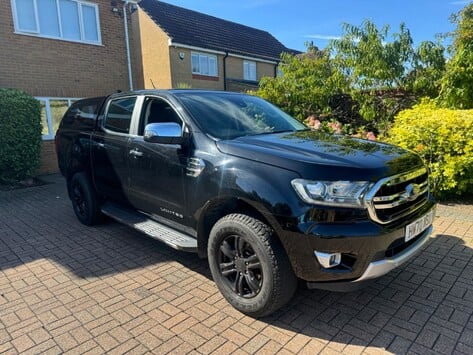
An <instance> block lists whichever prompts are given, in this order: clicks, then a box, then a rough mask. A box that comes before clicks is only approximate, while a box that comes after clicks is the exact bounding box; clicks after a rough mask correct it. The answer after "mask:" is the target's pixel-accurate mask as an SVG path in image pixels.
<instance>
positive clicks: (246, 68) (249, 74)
mask: <svg viewBox="0 0 473 355" xmlns="http://www.w3.org/2000/svg"><path fill="white" fill-rule="evenodd" d="M243 80H250V81H256V62H251V61H249V60H244V61H243Z"/></svg>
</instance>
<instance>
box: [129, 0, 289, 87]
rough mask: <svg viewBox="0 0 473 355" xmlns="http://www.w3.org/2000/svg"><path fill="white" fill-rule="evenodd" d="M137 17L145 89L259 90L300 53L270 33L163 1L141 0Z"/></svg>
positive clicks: (136, 23) (141, 76) (141, 71)
mask: <svg viewBox="0 0 473 355" xmlns="http://www.w3.org/2000/svg"><path fill="white" fill-rule="evenodd" d="M235 6H238V5H235ZM134 16H136V17H138V21H133V25H134V26H137V27H138V28H134V31H135V32H137V31H139V32H140V43H139V44H137V45H141V49H137V50H136V51H135V53H140V59H141V62H140V63H139V64H140V65H139V69H138V70H139V71H140V75H139V76H140V78H142V79H143V87H145V88H153V87H155V88H176V87H192V88H208V89H220V90H230V91H244V90H248V89H254V88H256V87H257V85H258V82H259V80H260V79H261V78H262V77H264V76H270V77H274V76H276V75H277V65H278V63H279V61H280V55H281V53H282V52H294V51H292V50H290V49H288V48H286V47H285V46H284V45H283V44H282V43H281V42H279V41H278V40H277V39H276V38H274V37H273V36H272V35H271V34H270V33H268V32H266V31H262V30H259V29H256V28H252V27H248V26H244V25H241V24H238V23H235V22H230V21H226V20H223V19H220V18H217V17H213V16H209V15H206V14H203V13H199V12H196V11H191V10H188V9H185V8H182V7H178V6H174V5H170V4H168V3H165V2H162V1H157V0H142V1H140V3H139V10H138V11H137V12H136V13H135V14H134Z"/></svg>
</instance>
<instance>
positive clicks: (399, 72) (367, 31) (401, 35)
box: [330, 20, 445, 132]
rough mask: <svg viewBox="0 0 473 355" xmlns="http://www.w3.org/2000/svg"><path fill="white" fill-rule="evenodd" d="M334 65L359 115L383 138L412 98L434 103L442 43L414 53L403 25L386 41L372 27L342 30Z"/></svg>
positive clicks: (380, 31)
mask: <svg viewBox="0 0 473 355" xmlns="http://www.w3.org/2000/svg"><path fill="white" fill-rule="evenodd" d="M330 50H331V52H332V55H333V61H334V63H335V66H337V68H338V70H339V71H340V72H342V73H343V74H344V75H345V77H346V79H347V81H348V83H349V91H348V94H350V95H351V96H352V97H353V98H354V100H355V101H357V102H358V105H359V113H360V114H361V116H362V117H363V118H365V120H367V121H371V122H372V125H374V126H375V128H376V129H378V130H379V131H382V132H386V131H387V130H388V129H389V126H390V124H391V122H392V120H393V118H394V116H395V115H396V114H397V113H398V112H399V111H400V110H402V109H404V108H406V107H407V106H410V105H412V104H413V103H414V101H415V97H416V96H426V95H427V96H429V97H436V96H437V95H438V91H439V88H440V78H441V77H442V75H443V72H444V68H445V59H444V56H443V52H444V48H443V46H442V45H441V44H440V43H434V42H422V43H421V44H420V45H419V47H418V48H414V46H413V40H412V37H411V34H410V31H409V30H408V29H407V27H406V26H405V24H401V25H400V26H399V32H397V33H393V34H392V35H390V28H389V26H383V27H382V28H381V29H379V28H378V27H377V26H376V25H375V24H374V23H373V22H372V21H369V20H365V21H364V22H363V23H362V24H361V26H359V27H357V26H353V25H350V24H344V25H343V36H342V37H341V38H340V39H337V40H333V41H332V42H331V44H330Z"/></svg>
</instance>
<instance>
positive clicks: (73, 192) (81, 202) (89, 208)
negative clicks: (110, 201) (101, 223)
mask: <svg viewBox="0 0 473 355" xmlns="http://www.w3.org/2000/svg"><path fill="white" fill-rule="evenodd" d="M70 197H71V201H72V207H73V208H74V212H75V214H76V216H77V218H78V219H79V221H80V222H81V223H82V224H85V225H86V226H91V225H93V224H95V223H96V222H97V221H98V219H99V217H100V215H101V212H100V205H99V201H98V198H97V194H96V192H95V190H94V188H93V186H92V184H91V183H90V180H89V178H88V177H87V175H86V174H85V173H76V174H74V176H73V177H72V179H71V183H70Z"/></svg>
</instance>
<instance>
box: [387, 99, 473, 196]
mask: <svg viewBox="0 0 473 355" xmlns="http://www.w3.org/2000/svg"><path fill="white" fill-rule="evenodd" d="M387 140H388V141H389V142H391V143H394V144H397V145H400V146H401V147H404V148H407V149H411V150H413V151H415V152H417V153H418V154H419V155H420V156H421V157H422V158H423V159H424V161H425V162H426V163H427V164H428V166H429V168H430V172H431V189H432V191H433V192H434V193H435V194H436V195H437V196H445V195H451V194H462V193H465V192H470V193H471V192H473V110H451V109H445V108H439V107H437V106H436V105H435V104H434V103H433V102H432V101H429V100H423V101H422V102H421V103H420V104H419V105H416V106H414V107H413V108H412V109H408V110H404V111H402V112H400V113H399V114H398V115H397V117H396V118H395V121H394V125H393V127H392V128H391V130H390V131H389V136H388V137H387Z"/></svg>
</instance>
